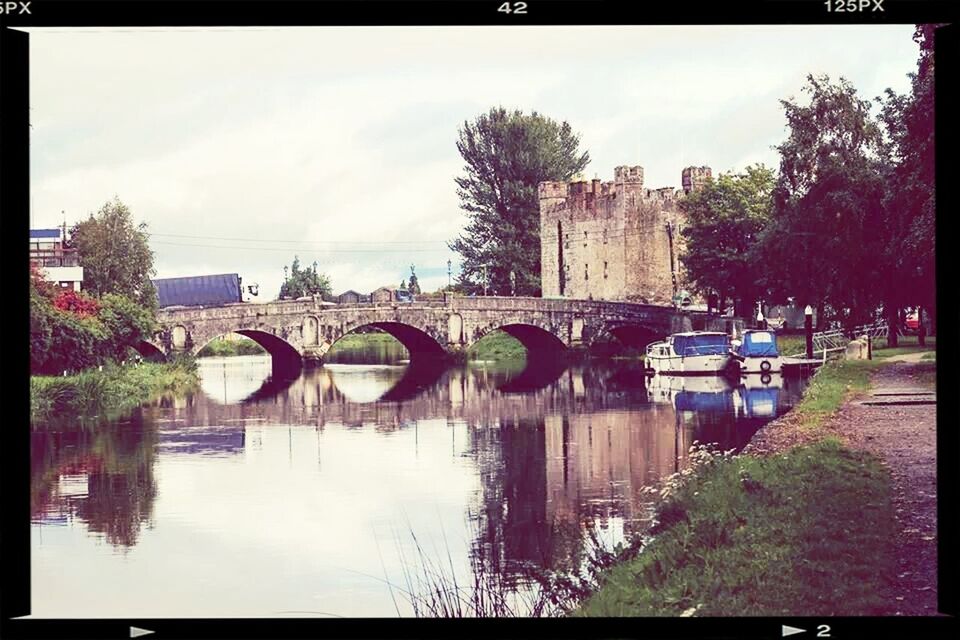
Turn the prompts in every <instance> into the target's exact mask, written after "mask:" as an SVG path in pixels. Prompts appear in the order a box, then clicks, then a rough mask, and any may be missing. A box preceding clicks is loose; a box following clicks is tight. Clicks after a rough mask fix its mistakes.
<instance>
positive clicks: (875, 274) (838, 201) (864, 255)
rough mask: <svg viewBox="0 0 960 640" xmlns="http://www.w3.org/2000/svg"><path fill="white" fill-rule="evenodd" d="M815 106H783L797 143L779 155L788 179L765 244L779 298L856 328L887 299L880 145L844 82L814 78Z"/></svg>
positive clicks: (779, 185)
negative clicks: (830, 312)
mask: <svg viewBox="0 0 960 640" xmlns="http://www.w3.org/2000/svg"><path fill="white" fill-rule="evenodd" d="M803 90H804V91H805V92H806V93H809V94H810V103H809V104H808V105H801V104H798V103H797V102H796V101H795V100H794V99H792V98H791V99H789V100H782V101H781V104H782V105H783V107H784V111H785V114H786V117H787V124H788V127H789V129H790V134H789V136H788V138H787V140H786V141H784V142H783V143H782V144H781V145H779V146H778V147H777V149H778V150H779V152H780V157H781V161H780V171H779V173H778V175H777V180H776V185H775V187H774V190H773V209H772V217H771V218H772V219H771V224H769V225H767V227H766V228H765V229H764V231H763V233H762V235H761V243H762V253H763V258H764V265H765V266H766V267H767V268H766V272H765V277H764V280H765V284H766V285H767V287H769V289H770V290H771V293H772V294H773V295H774V297H775V298H779V299H785V298H786V297H788V296H791V297H794V298H795V299H796V301H797V303H798V304H800V305H801V306H802V305H806V304H811V305H813V306H816V307H817V308H818V310H819V313H818V317H819V319H820V321H821V322H823V321H824V320H825V318H824V310H825V309H826V308H828V307H829V308H832V309H834V310H836V312H837V314H838V319H840V320H841V321H843V322H844V324H846V325H854V324H859V323H862V322H867V321H869V320H871V319H873V316H874V313H875V312H876V310H877V308H878V307H879V304H880V300H881V299H882V291H881V286H882V276H881V275H880V274H882V273H885V272H886V271H887V270H888V266H887V265H885V264H883V263H882V260H881V261H879V262H878V258H882V256H883V255H884V253H883V251H882V249H883V244H884V243H883V237H882V235H883V234H882V229H881V226H882V223H883V211H884V210H883V206H882V201H883V194H884V182H883V173H882V169H883V167H882V163H881V155H882V153H881V152H882V136H881V132H880V128H879V126H878V124H877V122H876V121H875V119H874V118H873V117H872V115H871V113H870V103H869V102H868V101H866V100H862V99H861V98H860V97H859V96H858V95H857V91H856V89H855V88H854V87H853V85H852V84H851V83H850V82H849V81H847V80H846V79H844V78H840V80H839V81H838V82H836V83H833V82H831V81H830V78H829V77H828V76H826V75H822V76H816V77H815V76H813V75H810V76H808V77H807V84H806V86H805V87H804V89H803Z"/></svg>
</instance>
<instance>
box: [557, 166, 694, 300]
mask: <svg viewBox="0 0 960 640" xmlns="http://www.w3.org/2000/svg"><path fill="white" fill-rule="evenodd" d="M711 177H712V175H711V170H710V167H687V168H686V169H684V170H683V171H682V173H681V184H682V189H681V190H677V189H674V188H672V187H667V188H662V189H646V188H644V186H643V167H640V166H633V167H626V166H621V167H617V168H616V169H615V170H614V179H613V181H612V182H601V181H600V180H598V179H594V180H592V181H589V182H588V181H577V182H570V183H566V182H541V183H540V186H539V197H540V260H541V287H542V291H543V296H544V297H567V298H577V299H593V300H625V301H632V302H642V303H648V304H660V305H669V304H672V303H673V301H674V298H675V297H676V296H677V294H678V293H679V292H681V291H682V290H684V289H689V286H688V283H687V282H686V278H685V274H684V270H683V268H682V265H681V262H680V256H681V255H682V254H683V251H684V244H685V243H684V241H683V238H682V236H681V233H680V231H681V230H682V228H683V224H684V221H685V218H684V215H683V212H682V211H680V208H679V201H680V199H681V198H682V197H683V196H684V195H685V194H686V193H689V192H690V191H692V190H694V189H697V188H699V187H700V186H702V185H703V184H704V183H705V182H706V181H708V180H710V179H711Z"/></svg>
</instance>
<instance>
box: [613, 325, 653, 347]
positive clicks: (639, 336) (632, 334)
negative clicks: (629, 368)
mask: <svg viewBox="0 0 960 640" xmlns="http://www.w3.org/2000/svg"><path fill="white" fill-rule="evenodd" d="M606 333H607V334H609V335H610V336H612V337H613V338H614V339H616V341H617V342H619V343H620V344H622V345H623V346H625V347H630V348H633V349H640V350H643V349H646V347H647V345H648V344H650V343H651V342H657V341H659V340H663V339H664V338H665V337H666V335H667V334H666V333H665V332H664V331H663V330H658V329H655V328H653V327H650V326H647V325H643V324H633V323H621V324H616V325H613V326H609V327H607V328H606Z"/></svg>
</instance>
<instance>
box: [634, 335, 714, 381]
mask: <svg viewBox="0 0 960 640" xmlns="http://www.w3.org/2000/svg"><path fill="white" fill-rule="evenodd" d="M645 362H646V365H647V367H649V368H650V369H653V370H654V371H655V372H657V373H659V374H669V375H677V374H709V375H716V374H719V373H721V372H723V371H724V370H725V369H726V368H727V366H728V365H729V363H730V337H729V336H728V335H727V334H725V333H721V332H718V331H689V332H686V333H675V334H673V335H671V336H669V337H668V338H667V339H666V340H663V341H662V342H654V343H653V344H650V345H647V351H646V356H645Z"/></svg>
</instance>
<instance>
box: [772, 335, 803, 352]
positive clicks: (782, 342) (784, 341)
mask: <svg viewBox="0 0 960 640" xmlns="http://www.w3.org/2000/svg"><path fill="white" fill-rule="evenodd" d="M806 348H807V339H806V337H805V336H777V349H778V350H779V351H780V354H781V355H784V356H792V355H796V354H798V353H804V352H805V351H806Z"/></svg>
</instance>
